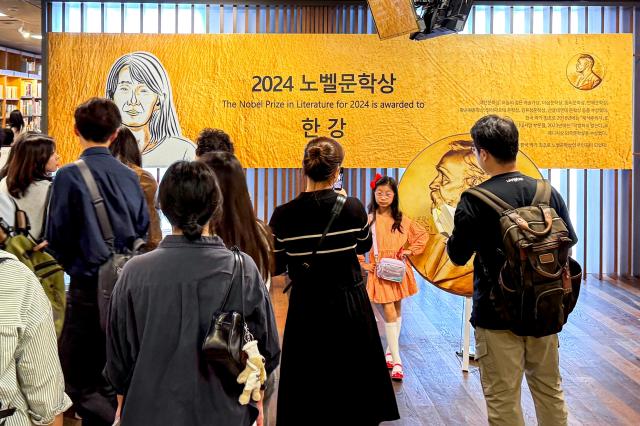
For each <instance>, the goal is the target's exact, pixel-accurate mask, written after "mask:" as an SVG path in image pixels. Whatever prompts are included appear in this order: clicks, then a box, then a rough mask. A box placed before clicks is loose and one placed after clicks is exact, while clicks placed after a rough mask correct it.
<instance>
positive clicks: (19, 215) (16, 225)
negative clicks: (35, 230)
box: [9, 195, 31, 235]
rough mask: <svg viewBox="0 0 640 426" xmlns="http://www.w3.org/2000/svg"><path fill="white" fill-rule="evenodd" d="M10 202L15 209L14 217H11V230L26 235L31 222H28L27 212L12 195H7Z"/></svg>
mask: <svg viewBox="0 0 640 426" xmlns="http://www.w3.org/2000/svg"><path fill="white" fill-rule="evenodd" d="M9 198H10V199H11V202H12V203H13V208H14V209H15V210H14V211H15V213H14V219H13V232H14V233H16V234H23V235H28V234H29V231H30V230H31V224H30V222H29V216H27V212H25V211H24V210H22V209H21V208H20V206H18V203H17V202H16V200H15V198H13V196H12V195H9Z"/></svg>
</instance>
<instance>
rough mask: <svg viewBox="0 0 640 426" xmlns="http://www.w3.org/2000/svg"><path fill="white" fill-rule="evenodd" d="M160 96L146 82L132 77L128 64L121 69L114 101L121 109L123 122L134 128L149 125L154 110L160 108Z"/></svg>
mask: <svg viewBox="0 0 640 426" xmlns="http://www.w3.org/2000/svg"><path fill="white" fill-rule="evenodd" d="M158 98H159V96H158V94H157V93H155V92H153V91H152V90H151V89H150V88H149V87H148V86H147V85H146V84H144V83H140V82H138V81H135V80H134V79H133V78H132V77H131V71H130V69H129V66H128V65H127V66H125V67H123V68H122V70H120V73H119V74H118V85H117V87H116V90H115V92H114V94H113V101H114V102H115V104H116V105H117V106H118V108H119V109H120V114H121V115H122V124H124V125H125V126H127V127H134V128H135V127H142V126H145V125H147V124H148V123H149V121H150V120H151V117H152V116H153V114H154V112H155V111H157V110H158V109H159V108H160V105H159V102H158Z"/></svg>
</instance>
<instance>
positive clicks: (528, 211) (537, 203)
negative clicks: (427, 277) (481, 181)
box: [466, 180, 582, 337]
mask: <svg viewBox="0 0 640 426" xmlns="http://www.w3.org/2000/svg"><path fill="white" fill-rule="evenodd" d="M466 192H468V193H469V194H472V195H473V196H475V197H477V198H479V199H480V200H482V201H483V202H484V203H486V204H487V205H489V206H490V207H491V208H492V209H494V210H495V211H496V212H498V214H499V215H500V229H501V235H502V242H503V244H504V251H501V252H500V253H499V255H501V258H505V259H506V260H505V262H504V264H503V265H502V268H501V270H500V273H499V276H498V282H497V283H494V285H493V287H492V288H491V294H490V297H491V300H492V302H493V305H494V307H495V309H496V312H497V313H498V315H499V317H500V319H501V320H502V321H505V322H507V323H508V324H509V325H510V329H511V331H513V332H514V333H515V334H517V335H519V336H534V337H542V336H548V335H551V334H555V333H558V332H559V331H560V330H562V326H563V325H564V324H566V322H567V318H568V317H569V314H570V313H571V311H572V310H573V308H574V307H575V305H576V302H577V300H578V295H579V294H580V282H581V279H582V270H581V268H580V265H579V264H578V263H577V262H576V261H575V260H573V259H572V258H570V257H569V249H570V247H571V246H572V245H573V241H572V240H571V238H570V237H569V231H568V230H567V226H566V224H565V222H564V220H562V218H560V217H559V216H558V214H557V213H556V211H555V210H554V209H553V208H552V207H550V205H549V201H550V199H551V185H549V183H548V182H546V181H544V180H539V181H538V183H537V187H536V194H535V196H534V199H533V201H532V202H531V205H530V206H524V207H518V208H514V207H512V206H510V205H509V204H508V203H506V202H505V201H504V200H502V199H501V198H500V197H498V196H497V195H495V194H493V193H492V192H490V191H488V190H486V189H483V188H471V189H469V190H467V191H466Z"/></svg>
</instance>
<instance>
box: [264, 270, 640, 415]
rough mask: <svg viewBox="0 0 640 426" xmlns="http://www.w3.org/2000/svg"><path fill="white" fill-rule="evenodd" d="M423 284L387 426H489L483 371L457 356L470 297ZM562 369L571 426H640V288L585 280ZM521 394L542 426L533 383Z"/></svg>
mask: <svg viewBox="0 0 640 426" xmlns="http://www.w3.org/2000/svg"><path fill="white" fill-rule="evenodd" d="M282 285H283V283H282V281H281V280H278V279H276V280H274V285H273V288H272V292H271V293H272V300H273V303H274V309H275V312H276V316H277V319H278V327H279V329H280V333H282V330H283V327H284V321H285V319H286V310H287V298H286V296H283V295H282V292H281V289H282ZM419 285H420V292H419V293H418V294H417V295H416V296H414V297H412V298H410V299H408V300H407V301H406V302H405V303H404V304H403V313H402V321H403V325H402V335H401V338H400V346H401V348H400V349H401V355H402V357H403V363H404V373H405V380H404V382H403V383H401V384H394V387H395V389H396V397H397V401H398V406H399V407H400V415H401V417H402V419H401V420H399V421H396V422H389V423H385V425H407V426H408V425H485V424H487V421H486V409H485V404H484V399H483V396H482V389H481V386H480V374H479V371H478V368H477V366H472V367H471V371H470V372H469V373H462V371H461V359H460V358H458V357H457V356H456V354H455V352H456V351H457V350H459V349H460V347H461V336H462V315H463V304H464V301H463V298H461V297H459V296H453V295H450V294H448V293H445V292H444V291H442V290H438V289H437V288H435V287H434V286H432V285H430V284H429V283H426V282H424V281H423V280H419ZM377 316H378V328H379V330H380V333H381V335H384V330H383V329H384V324H383V322H382V318H381V317H380V316H379V314H378V313H377ZM383 339H384V338H383ZM560 364H561V371H562V377H563V380H564V390H565V396H566V399H567V404H568V406H569V414H570V418H569V420H570V424H572V425H639V424H640V282H638V281H637V280H636V281H635V282H631V281H627V282H620V281H614V280H610V279H607V280H604V281H598V280H596V279H594V278H589V279H588V280H587V281H586V283H585V284H584V285H583V287H582V290H581V294H580V299H579V301H578V305H577V307H576V309H575V310H574V312H573V313H572V314H571V317H570V318H569V323H568V324H567V325H566V326H565V328H564V330H563V331H562V333H560ZM336 386H337V384H336ZM522 394H523V410H524V413H525V420H526V423H527V425H535V424H537V423H536V421H535V410H534V406H533V400H532V399H531V394H530V392H529V390H528V388H527V385H526V380H523V392H522ZM328 426H329V425H328Z"/></svg>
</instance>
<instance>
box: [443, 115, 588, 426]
mask: <svg viewBox="0 0 640 426" xmlns="http://www.w3.org/2000/svg"><path fill="white" fill-rule="evenodd" d="M471 136H472V138H473V143H474V152H475V155H476V158H477V160H478V164H479V165H480V167H482V169H484V171H485V172H486V173H487V174H488V175H490V176H491V178H490V179H489V180H487V181H486V182H484V183H482V184H480V185H478V186H477V187H476V188H474V189H470V190H467V191H465V192H464V193H463V194H462V196H461V198H460V203H459V204H458V207H457V209H456V213H455V220H454V224H455V227H454V230H453V232H452V235H451V237H450V238H449V240H448V242H447V251H448V253H449V257H450V259H451V261H452V262H454V263H455V264H457V265H464V264H465V263H467V261H469V259H470V258H471V257H472V256H473V254H474V253H475V254H476V256H475V259H474V283H473V311H472V314H471V324H472V325H473V326H474V328H475V334H476V353H475V358H476V360H477V361H478V364H479V365H480V376H481V382H482V389H483V391H484V396H485V400H486V403H487V411H488V415H489V423H490V424H491V425H509V426H515V425H524V418H523V415H522V407H521V404H520V389H521V383H522V376H523V373H525V374H526V377H527V383H528V385H529V389H530V390H531V394H532V396H533V400H534V403H535V407H536V415H537V418H538V423H539V424H541V425H554V426H560V425H566V424H567V408H566V405H565V401H564V394H563V391H562V386H561V381H562V379H561V377H560V367H559V354H558V345H559V342H558V335H557V332H558V331H560V329H561V328H562V325H563V324H564V323H565V322H566V317H567V315H568V312H569V311H570V309H571V308H573V305H574V304H575V298H577V291H574V292H573V293H572V292H571V282H570V280H569V278H570V274H569V272H568V269H567V265H568V262H569V258H568V254H569V248H570V247H571V246H573V245H574V244H575V243H576V242H577V236H576V234H575V232H574V230H573V227H572V225H571V222H570V219H569V212H568V211H567V207H566V205H565V202H564V201H563V199H562V197H561V196H560V195H559V194H558V192H557V191H556V190H555V189H553V188H551V186H550V185H548V183H546V182H543V181H536V180H535V179H533V178H530V177H528V176H524V175H523V174H521V173H520V172H518V170H517V167H516V157H517V155H518V129H517V128H516V126H515V124H514V122H513V121H512V120H511V119H508V118H502V117H498V116H496V115H489V116H486V117H483V118H481V119H480V120H478V122H476V124H475V125H474V126H473V128H472V129H471ZM571 262H573V260H571Z"/></svg>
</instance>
